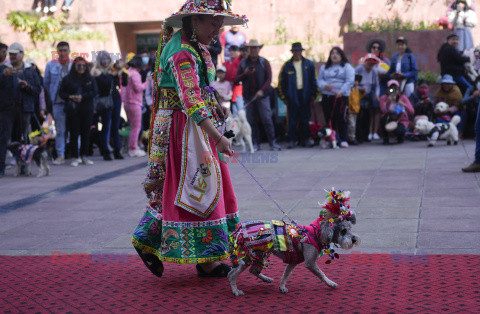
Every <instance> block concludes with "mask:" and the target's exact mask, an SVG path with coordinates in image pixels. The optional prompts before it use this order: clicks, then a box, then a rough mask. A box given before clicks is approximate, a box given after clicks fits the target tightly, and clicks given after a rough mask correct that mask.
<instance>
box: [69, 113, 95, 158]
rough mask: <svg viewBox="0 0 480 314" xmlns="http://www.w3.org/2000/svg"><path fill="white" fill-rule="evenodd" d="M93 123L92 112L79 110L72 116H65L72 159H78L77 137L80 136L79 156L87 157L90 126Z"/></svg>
mask: <svg viewBox="0 0 480 314" xmlns="http://www.w3.org/2000/svg"><path fill="white" fill-rule="evenodd" d="M92 121H93V111H92V110H89V108H80V109H79V110H77V111H76V112H75V114H73V115H69V116H67V128H68V130H69V131H70V146H71V149H72V157H73V158H78V157H79V155H78V136H79V135H80V141H81V147H80V156H87V154H88V145H89V140H90V126H91V125H92Z"/></svg>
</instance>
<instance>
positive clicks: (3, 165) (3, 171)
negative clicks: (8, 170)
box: [0, 164, 5, 178]
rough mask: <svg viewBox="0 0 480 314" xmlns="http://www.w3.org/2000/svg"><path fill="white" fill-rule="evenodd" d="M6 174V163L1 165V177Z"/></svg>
mask: <svg viewBox="0 0 480 314" xmlns="http://www.w3.org/2000/svg"><path fill="white" fill-rule="evenodd" d="M4 175H5V164H1V165H0V178H1V177H3V176H4Z"/></svg>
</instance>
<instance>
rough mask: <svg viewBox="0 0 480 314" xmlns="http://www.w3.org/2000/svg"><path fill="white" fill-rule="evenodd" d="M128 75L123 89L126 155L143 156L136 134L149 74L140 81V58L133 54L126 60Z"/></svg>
mask: <svg viewBox="0 0 480 314" xmlns="http://www.w3.org/2000/svg"><path fill="white" fill-rule="evenodd" d="M128 65H129V66H130V68H129V69H128V71H129V72H130V76H129V78H128V84H127V88H126V91H125V103H124V106H125V112H126V113H127V118H128V123H129V124H130V135H129V137H128V148H129V151H128V155H129V156H130V157H143V156H145V155H146V154H145V151H143V150H141V149H140V148H138V136H139V135H140V130H141V127H142V106H143V91H144V90H145V89H146V88H147V86H148V85H149V84H150V81H151V76H149V77H148V79H147V80H146V81H145V82H143V83H142V77H141V76H140V73H139V70H140V69H141V68H142V66H143V63H142V58H140V57H139V56H135V57H133V58H132V60H130V61H129V62H128Z"/></svg>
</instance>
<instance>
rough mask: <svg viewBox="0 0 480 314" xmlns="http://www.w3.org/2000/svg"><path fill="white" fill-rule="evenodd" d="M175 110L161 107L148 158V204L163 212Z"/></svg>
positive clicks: (146, 189)
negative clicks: (171, 128) (164, 187)
mask: <svg viewBox="0 0 480 314" xmlns="http://www.w3.org/2000/svg"><path fill="white" fill-rule="evenodd" d="M172 115H173V110H166V109H159V110H158V111H157V115H156V117H155V122H154V124H153V130H152V133H153V134H152V144H151V148H150V155H149V158H148V171H147V177H146V178H145V182H144V189H145V192H146V193H147V196H148V197H149V202H148V204H149V205H148V206H149V207H151V208H153V209H155V210H156V211H157V212H158V213H160V214H161V213H162V201H163V185H164V183H165V173H166V163H165V158H166V156H167V155H168V144H169V141H170V126H171V124H172Z"/></svg>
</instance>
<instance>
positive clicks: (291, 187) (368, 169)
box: [0, 140, 480, 255]
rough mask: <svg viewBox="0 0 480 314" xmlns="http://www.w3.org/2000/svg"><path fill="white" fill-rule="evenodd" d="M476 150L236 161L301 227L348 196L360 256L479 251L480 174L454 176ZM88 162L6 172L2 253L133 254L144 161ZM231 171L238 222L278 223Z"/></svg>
mask: <svg viewBox="0 0 480 314" xmlns="http://www.w3.org/2000/svg"><path fill="white" fill-rule="evenodd" d="M473 151H474V143H473V141H472V140H466V141H463V142H461V143H460V144H459V145H458V146H446V145H445V142H439V143H438V145H437V146H436V147H434V148H427V144H426V143H425V142H415V143H405V144H403V145H391V146H382V145H380V144H379V143H371V144H365V145H361V146H358V147H350V148H348V149H336V150H331V149H320V148H318V147H315V148H312V149H308V148H301V149H300V148H299V149H294V150H283V151H281V152H278V153H273V152H270V151H267V150H262V151H259V152H257V153H256V154H254V155H253V156H250V155H241V158H240V160H244V161H245V165H246V167H248V168H249V169H250V170H251V172H252V173H253V174H254V175H255V177H256V178H257V179H258V181H259V182H261V184H262V185H263V186H264V187H265V188H266V189H267V190H268V192H269V193H270V194H271V195H272V197H274V198H275V199H276V200H277V201H278V203H279V204H280V206H281V207H282V208H283V209H284V210H285V211H286V212H287V213H288V215H289V216H290V217H292V218H293V219H294V220H296V221H297V222H298V223H302V224H308V223H310V222H311V221H312V220H314V219H315V218H316V217H317V216H318V212H319V206H318V202H322V201H323V200H324V195H325V193H324V191H323V190H324V189H326V188H329V187H332V186H333V187H335V188H337V189H343V190H350V191H351V192H352V194H351V196H352V200H351V204H352V206H353V208H354V209H355V210H356V212H357V215H358V224H357V226H356V227H355V230H356V232H357V233H358V234H359V235H360V236H361V238H362V245H361V246H360V248H359V249H360V251H361V252H365V253H372V252H379V253H392V252H402V253H408V254H431V253H436V254H480V241H478V239H480V227H478V219H479V218H480V206H479V204H480V177H479V175H478V174H464V173H462V172H461V170H460V168H461V167H463V166H465V165H467V164H469V163H470V162H471V161H472V156H473ZM247 158H250V160H249V161H248V160H247ZM93 160H94V161H95V164H94V165H93V166H80V167H78V168H73V167H71V166H69V165H63V166H52V175H51V176H50V177H46V178H35V177H30V178H28V177H19V178H15V177H13V172H14V170H13V169H9V170H7V174H6V176H5V177H4V178H2V179H0V196H1V197H0V255H37V254H39V255H48V254H51V252H52V251H60V252H62V253H94V252H103V253H128V254H130V253H131V254H134V250H133V248H132V246H131V244H130V235H131V233H132V232H133V230H134V229H135V226H136V224H137V222H138V220H139V218H140V217H141V214H142V212H143V208H144V206H145V202H146V198H145V196H144V193H143V191H142V187H141V183H142V181H143V178H144V175H145V169H144V168H143V166H142V165H143V164H144V163H145V159H138V158H137V159H135V158H127V159H126V160H124V161H113V162H104V161H103V160H101V159H100V157H94V158H93ZM230 170H231V175H232V179H233V182H234V187H235V191H236V194H237V198H238V203H239V208H240V213H241V216H242V219H243V220H251V219H279V218H281V217H282V214H281V213H280V212H279V210H278V209H277V208H276V206H275V205H274V204H273V202H271V201H270V200H269V199H268V198H267V197H266V196H265V194H264V193H263V192H262V190H261V189H260V188H259V187H258V186H257V185H256V183H255V182H254V181H253V180H252V178H251V177H250V176H249V174H248V173H247V172H246V171H245V170H244V169H243V168H242V167H241V166H240V165H239V164H238V163H232V164H231V166H230ZM34 172H36V169H34Z"/></svg>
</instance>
